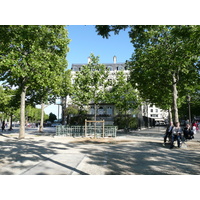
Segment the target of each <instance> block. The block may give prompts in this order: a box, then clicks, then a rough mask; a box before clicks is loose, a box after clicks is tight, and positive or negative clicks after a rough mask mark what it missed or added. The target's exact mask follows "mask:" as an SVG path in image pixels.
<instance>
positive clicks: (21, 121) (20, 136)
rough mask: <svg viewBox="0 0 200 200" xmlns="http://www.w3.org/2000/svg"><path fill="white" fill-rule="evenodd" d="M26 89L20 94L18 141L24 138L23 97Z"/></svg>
mask: <svg viewBox="0 0 200 200" xmlns="http://www.w3.org/2000/svg"><path fill="white" fill-rule="evenodd" d="M26 89H27V88H26V87H24V88H23V89H22V93H21V106H20V129H19V139H22V138H24V137H25V97H26Z"/></svg>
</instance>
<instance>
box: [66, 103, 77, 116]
mask: <svg viewBox="0 0 200 200" xmlns="http://www.w3.org/2000/svg"><path fill="white" fill-rule="evenodd" d="M78 113H79V108H78V107H77V106H75V105H70V106H68V107H67V108H66V109H65V114H66V115H70V114H72V115H77V114H78Z"/></svg>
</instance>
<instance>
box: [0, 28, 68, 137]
mask: <svg viewBox="0 0 200 200" xmlns="http://www.w3.org/2000/svg"><path fill="white" fill-rule="evenodd" d="M0 32H1V33H4V35H1V36H0V43H1V45H0V75H1V76H0V78H1V80H3V81H4V82H6V83H8V84H9V85H11V86H15V87H18V88H19V89H20V90H21V106H20V110H21V117H20V132H19V138H24V137H25V97H26V92H27V90H28V89H36V90H37V89H38V88H40V87H49V88H51V87H52V86H53V85H55V84H56V82H57V79H58V78H59V76H58V75H59V74H61V73H63V71H64V69H65V68H66V66H67V61H66V53H67V52H68V48H67V45H68V43H69V39H68V38H67V30H66V29H65V27H64V26H61V25H56V26H50V25H47V26H43V25H41V26H33V25H30V26H0Z"/></svg>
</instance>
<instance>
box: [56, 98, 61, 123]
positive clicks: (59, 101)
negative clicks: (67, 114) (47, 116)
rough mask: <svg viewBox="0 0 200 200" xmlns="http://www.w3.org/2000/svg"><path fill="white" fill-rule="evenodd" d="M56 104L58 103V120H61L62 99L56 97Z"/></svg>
mask: <svg viewBox="0 0 200 200" xmlns="http://www.w3.org/2000/svg"><path fill="white" fill-rule="evenodd" d="M56 104H57V105H58V119H57V120H58V121H59V112H60V107H59V106H60V105H61V99H56Z"/></svg>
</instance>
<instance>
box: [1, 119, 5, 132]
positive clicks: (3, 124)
mask: <svg viewBox="0 0 200 200" xmlns="http://www.w3.org/2000/svg"><path fill="white" fill-rule="evenodd" d="M1 129H2V132H3V131H4V129H5V121H3V122H2V125H1Z"/></svg>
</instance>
